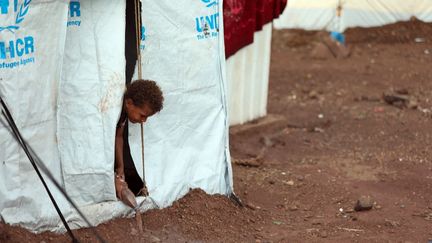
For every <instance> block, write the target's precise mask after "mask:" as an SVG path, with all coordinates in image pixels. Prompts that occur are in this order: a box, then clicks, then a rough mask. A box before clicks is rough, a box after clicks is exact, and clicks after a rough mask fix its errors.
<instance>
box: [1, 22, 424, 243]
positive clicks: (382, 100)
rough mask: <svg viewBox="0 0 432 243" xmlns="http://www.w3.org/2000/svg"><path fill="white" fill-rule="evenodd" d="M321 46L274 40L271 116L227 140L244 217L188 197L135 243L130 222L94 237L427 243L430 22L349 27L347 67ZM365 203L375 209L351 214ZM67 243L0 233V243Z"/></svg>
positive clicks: (291, 34)
mask: <svg viewBox="0 0 432 243" xmlns="http://www.w3.org/2000/svg"><path fill="white" fill-rule="evenodd" d="M326 36H327V35H326V34H323V33H319V32H304V31H299V30H283V31H274V32H273V43H272V44H273V45H272V58H271V72H270V73H271V75H270V89H269V103H268V113H269V115H268V116H267V117H266V118H263V119H260V120H257V121H254V122H251V123H249V124H246V125H243V126H237V127H233V128H232V129H231V131H230V146H231V153H232V157H233V169H234V186H235V191H236V193H237V195H238V197H239V198H240V199H241V200H242V202H243V204H244V206H243V207H241V206H237V205H236V204H235V203H233V201H231V200H230V199H228V198H226V197H224V196H217V195H216V196H209V195H206V194H205V193H204V192H202V191H200V190H193V191H191V192H190V193H189V194H188V195H187V196H185V197H184V198H182V199H180V200H179V201H177V202H175V203H174V205H173V206H172V207H170V208H166V209H163V210H152V211H149V212H146V213H145V214H144V215H143V221H144V227H145V230H144V233H142V234H141V233H139V232H138V230H137V227H136V225H135V220H134V219H116V220H113V221H111V222H108V223H106V224H103V225H100V226H98V227H97V230H98V232H99V233H100V234H101V235H102V236H103V237H104V238H105V239H106V240H108V241H109V242H131V243H132V242H428V241H432V151H431V149H430V148H431V144H432V138H431V135H432V132H431V131H432V71H431V67H432V64H431V63H432V24H424V23H421V22H418V21H410V22H404V23H397V24H393V25H389V26H385V27H380V28H372V29H360V28H356V29H350V30H348V31H347V32H346V38H347V46H348V48H349V50H350V55H349V56H348V57H346V55H345V54H346V52H345V51H346V50H343V49H342V50H341V49H338V47H337V45H331V44H330V45H329V42H328V40H327V38H326ZM333 44H334V43H333ZM341 53H342V55H340V54H341ZM335 56H336V57H335ZM362 196H363V198H365V199H364V200H362V201H364V202H362V204H364V205H362V206H364V207H368V206H369V207H372V209H369V210H364V211H355V210H354V206H355V205H356V202H357V200H358V199H359V198H361V197H362ZM368 204H369V205H368ZM75 233H76V234H77V236H78V238H79V239H80V240H81V241H82V242H96V240H95V239H94V237H93V235H92V233H91V232H90V231H89V230H88V229H82V230H78V231H75ZM65 241H66V242H67V241H69V238H68V237H67V235H55V234H52V233H43V234H40V235H33V234H31V233H29V232H27V231H25V230H23V229H21V228H17V227H11V226H7V225H4V224H0V242H65Z"/></svg>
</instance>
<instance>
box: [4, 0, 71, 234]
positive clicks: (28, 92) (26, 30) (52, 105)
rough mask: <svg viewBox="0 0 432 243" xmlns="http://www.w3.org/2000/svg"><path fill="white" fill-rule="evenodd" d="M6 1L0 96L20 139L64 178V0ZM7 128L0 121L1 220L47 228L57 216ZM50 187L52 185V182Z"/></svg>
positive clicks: (66, 6)
mask: <svg viewBox="0 0 432 243" xmlns="http://www.w3.org/2000/svg"><path fill="white" fill-rule="evenodd" d="M6 2H7V1H6ZM9 3H10V4H9V5H5V4H1V5H0V8H1V13H0V95H1V97H2V98H3V100H4V101H5V103H6V104H7V105H8V107H9V108H10V110H11V113H12V116H13V117H14V118H15V121H16V123H17V126H18V128H19V129H20V131H21V133H22V135H23V137H24V138H26V139H27V141H28V142H29V143H30V145H31V146H32V147H33V149H34V150H35V151H37V153H38V155H39V156H40V157H41V158H42V160H43V161H45V163H46V165H47V166H48V167H49V168H50V170H51V172H52V173H53V175H54V177H55V178H57V179H58V180H60V181H62V174H61V169H62V168H61V163H60V156H59V151H58V148H57V136H56V132H57V118H56V111H57V94H58V82H59V77H60V73H61V63H62V59H63V54H62V53H63V52H64V42H65V36H66V21H67V14H68V1H65V0H64V1H62V0H58V1H48V0H33V1H29V0H26V1H19V2H16V4H14V3H15V2H13V1H9ZM1 119H2V120H3V121H4V119H3V117H2V118H1ZM8 129H9V128H8V127H4V126H3V125H1V124H0V219H1V220H2V221H4V222H6V223H9V224H18V223H19V224H22V225H25V226H26V227H28V228H31V229H41V230H44V229H49V228H50V226H52V225H54V224H56V223H55V222H56V221H58V216H57V215H56V213H55V210H54V207H53V206H52V204H51V202H50V200H49V198H48V196H47V194H46V192H45V190H44V188H43V187H42V184H41V182H40V181H39V178H38V177H37V174H36V173H35V171H34V169H33V167H32V165H31V164H30V162H29V160H28V159H27V157H26V155H25V153H24V151H23V150H22V149H21V147H20V146H19V145H18V144H17V142H16V141H15V140H14V139H13V138H12V136H11V134H10V133H9V132H8ZM48 186H49V187H50V188H54V187H53V185H52V184H51V183H48ZM53 194H54V196H55V197H56V198H60V199H59V205H60V207H61V208H63V209H65V208H68V206H67V204H66V203H65V202H64V201H63V200H61V196H60V194H59V193H58V192H57V191H56V190H53ZM67 211H68V210H65V213H67Z"/></svg>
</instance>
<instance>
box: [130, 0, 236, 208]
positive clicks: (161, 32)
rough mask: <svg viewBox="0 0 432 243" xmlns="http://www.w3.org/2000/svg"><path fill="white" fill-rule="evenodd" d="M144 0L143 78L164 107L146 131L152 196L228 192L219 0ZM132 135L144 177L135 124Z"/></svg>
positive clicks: (163, 199) (167, 199)
mask: <svg viewBox="0 0 432 243" xmlns="http://www.w3.org/2000/svg"><path fill="white" fill-rule="evenodd" d="M141 3H142V11H143V15H142V24H143V27H144V28H143V29H145V32H144V34H143V36H142V38H143V41H142V44H141V48H140V50H141V55H142V72H143V74H142V75H143V78H144V79H151V80H156V81H157V82H158V84H159V85H160V86H161V88H162V90H163V92H164V97H165V103H164V109H163V110H162V111H161V112H160V113H159V114H157V115H156V116H154V117H150V118H149V119H148V121H147V123H146V124H145V127H144V134H145V139H144V140H145V146H144V147H145V151H147V152H146V153H145V173H146V174H145V178H146V181H147V187H148V190H149V192H150V195H151V196H152V198H153V199H154V201H155V202H156V203H157V204H158V206H161V207H165V206H167V205H169V204H171V202H172V201H173V200H175V199H176V198H178V197H179V195H184V194H186V193H187V192H188V190H189V189H190V188H202V189H204V190H205V191H206V192H208V193H211V194H214V193H219V194H228V193H231V192H232V173H231V166H230V155H229V146H228V119H227V108H226V98H225V94H226V88H225V87H226V84H225V78H224V74H223V73H224V72H223V70H222V69H221V68H224V67H223V66H224V65H225V56H224V48H223V34H221V33H223V26H221V23H222V21H221V19H222V15H221V14H220V13H221V10H222V1H215V0H202V1H196V2H194V3H191V2H190V1H188V0H179V1H176V3H175V4H173V2H172V1H170V0H160V1H157V2H155V1H152V0H143V1H141ZM136 77H137V73H135V78H136ZM129 130H130V131H129V141H130V148H131V154H132V157H133V159H134V162H135V167H136V168H137V171H138V173H139V174H140V175H141V177H142V171H143V170H142V162H141V146H140V126H139V125H136V124H129ZM167 151H170V152H169V153H168V152H167Z"/></svg>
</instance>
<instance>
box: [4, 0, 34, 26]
mask: <svg viewBox="0 0 432 243" xmlns="http://www.w3.org/2000/svg"><path fill="white" fill-rule="evenodd" d="M30 2H31V0H25V1H24V2H23V3H22V4H21V5H20V6H19V7H18V0H13V6H10V5H11V4H10V0H0V14H1V17H3V15H8V14H9V12H10V9H11V8H13V12H14V13H16V14H17V15H16V18H15V24H14V25H9V26H0V32H2V31H4V30H8V31H10V32H12V33H14V31H15V30H18V29H19V24H20V23H21V22H22V21H23V20H24V17H25V16H26V14H27V13H28V10H29V8H30Z"/></svg>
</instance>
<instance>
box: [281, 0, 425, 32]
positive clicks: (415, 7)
mask: <svg viewBox="0 0 432 243" xmlns="http://www.w3.org/2000/svg"><path fill="white" fill-rule="evenodd" d="M338 6H340V10H338ZM411 17H416V18H417V19H419V20H421V21H424V22H432V4H431V1H430V0H411V1H404V0H326V1H322V0H289V1H288V5H287V8H286V9H285V11H284V13H283V14H282V15H281V17H280V18H279V19H278V20H276V21H275V23H274V26H275V28H277V29H285V28H287V29H307V30H328V31H337V32H343V31H345V30H346V29H347V28H350V27H374V26H382V25H386V24H390V23H394V22H397V21H407V20H409V19H410V18H411Z"/></svg>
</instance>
